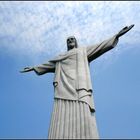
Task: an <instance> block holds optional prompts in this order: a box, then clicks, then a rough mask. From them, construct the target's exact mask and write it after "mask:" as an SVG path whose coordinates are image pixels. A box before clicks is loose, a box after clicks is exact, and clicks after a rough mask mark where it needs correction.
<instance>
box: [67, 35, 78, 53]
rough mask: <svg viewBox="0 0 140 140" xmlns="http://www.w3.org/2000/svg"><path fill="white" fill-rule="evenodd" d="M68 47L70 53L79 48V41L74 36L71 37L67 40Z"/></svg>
mask: <svg viewBox="0 0 140 140" xmlns="http://www.w3.org/2000/svg"><path fill="white" fill-rule="evenodd" d="M67 47H68V51H69V50H71V49H74V48H77V47H78V45H77V40H76V38H75V37H74V36H70V37H68V38H67Z"/></svg>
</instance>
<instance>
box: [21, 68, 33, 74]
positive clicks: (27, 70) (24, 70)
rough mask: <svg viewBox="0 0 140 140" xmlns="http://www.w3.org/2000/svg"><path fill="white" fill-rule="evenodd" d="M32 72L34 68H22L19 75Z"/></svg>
mask: <svg viewBox="0 0 140 140" xmlns="http://www.w3.org/2000/svg"><path fill="white" fill-rule="evenodd" d="M32 70H34V68H33V67H26V68H24V69H23V70H22V71H20V72H21V73H23V72H29V71H32Z"/></svg>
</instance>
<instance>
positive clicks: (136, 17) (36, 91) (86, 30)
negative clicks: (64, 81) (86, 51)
mask: <svg viewBox="0 0 140 140" xmlns="http://www.w3.org/2000/svg"><path fill="white" fill-rule="evenodd" d="M139 13H140V2H138V1H135V2H133V1H121V2H118V1H114V2H110V1H99V2H96V1H88V2H86V1H82V2H80V1H76V2H74V1H73V2H71V1H68V2H66V1H55V2H52V1H48V2H47V1H46V2H35V1H34V2H33V1H30V2H20V1H15V2H14V1H13V2H8V1H5V2H2V1H1V2H0V66H1V69H0V78H1V80H0V138H47V134H48V128H49V122H50V117H51V111H52V108H53V95H54V90H53V85H52V82H53V76H54V75H53V74H46V75H42V76H37V75H36V74H35V73H33V72H31V73H26V74H21V73H19V71H20V70H21V69H22V68H24V67H26V66H35V65H38V64H41V63H44V62H46V61H47V60H49V59H50V58H53V57H54V56H57V55H58V54H60V53H62V52H65V51H66V49H67V48H66V38H67V37H68V36H70V35H75V36H76V38H77V40H78V44H79V46H81V47H86V46H88V45H92V44H96V43H98V42H101V41H103V40H104V39H107V38H109V37H111V36H113V35H115V34H116V33H117V32H118V31H119V30H121V29H122V28H123V27H125V26H128V25H131V24H135V27H134V28H133V29H132V30H131V31H129V32H128V33H127V34H125V35H124V36H123V37H121V38H120V40H119V43H118V44H117V46H116V48H114V49H113V50H111V51H109V52H107V53H105V54H104V55H102V56H101V57H99V58H97V59H96V60H95V61H93V62H92V63H91V65H90V70H91V77H92V84H93V88H94V93H93V94H94V101H95V106H96V119H97V126H98V131H99V134H100V138H140V133H139V132H140V119H139V118H140V109H139V108H140V73H139V72H140V66H139V64H140V24H139V23H140V14H139Z"/></svg>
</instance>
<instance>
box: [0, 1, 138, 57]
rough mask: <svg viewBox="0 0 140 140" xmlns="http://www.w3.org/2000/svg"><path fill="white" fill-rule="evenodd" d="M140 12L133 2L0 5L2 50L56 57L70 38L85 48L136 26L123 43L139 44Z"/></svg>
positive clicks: (49, 2)
mask: <svg viewBox="0 0 140 140" xmlns="http://www.w3.org/2000/svg"><path fill="white" fill-rule="evenodd" d="M139 12H140V3H139V2H133V1H130V2H129V1H128V2H125V1H121V2H118V1H113V2H111V1H107V2H105V1H99V2H96V1H88V2H86V1H76V2H75V1H68V2H66V1H54V2H53V1H46V2H35V1H34V2H16V1H15V2H0V25H1V26H0V44H1V45H0V50H1V49H3V47H6V49H9V50H10V51H11V53H16V51H17V52H18V53H21V54H24V53H25V54H26V55H30V56H32V57H35V56H40V55H41V54H46V56H47V55H52V56H53V55H54V54H59V53H61V52H63V51H65V50H66V42H65V40H66V38H67V37H68V36H69V35H75V36H76V37H77V39H78V42H79V45H80V46H86V45H90V44H95V43H97V42H100V41H102V40H104V39H106V38H108V37H110V36H112V35H114V34H115V33H117V32H118V31H119V30H120V29H121V28H123V27H124V26H126V25H130V24H133V23H134V24H135V27H134V28H133V30H132V31H130V32H129V33H127V34H126V35H125V36H124V37H122V39H121V41H120V44H124V43H128V44H139V43H140V40H139V37H138V36H139V33H140V25H139V19H140V15H139V14H138V13H139ZM7 41H8V43H7ZM128 49H130V47H128ZM13 50H14V51H13ZM121 51H122V50H121V49H120V51H119V52H121ZM110 54H111V53H110ZM107 56H109V54H108V55H107ZM107 56H106V57H107ZM110 56H111V55H110Z"/></svg>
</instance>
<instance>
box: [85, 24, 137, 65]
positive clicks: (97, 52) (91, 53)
mask: <svg viewBox="0 0 140 140" xmlns="http://www.w3.org/2000/svg"><path fill="white" fill-rule="evenodd" d="M133 27H134V25H130V26H126V27H124V28H123V29H122V30H120V31H119V32H118V33H117V34H116V35H114V36H113V37H111V38H109V39H107V40H104V41H103V42H101V43H99V44H96V45H93V46H89V47H87V57H88V60H89V62H91V61H93V60H94V59H96V58H97V57H99V56H101V55H102V54H103V53H105V52H107V51H109V50H111V49H113V48H114V47H115V46H116V45H117V43H118V40H119V37H120V36H122V35H124V34H125V33H127V32H128V31H129V30H130V29H131V28H133Z"/></svg>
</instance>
